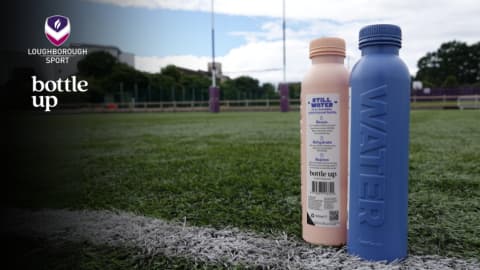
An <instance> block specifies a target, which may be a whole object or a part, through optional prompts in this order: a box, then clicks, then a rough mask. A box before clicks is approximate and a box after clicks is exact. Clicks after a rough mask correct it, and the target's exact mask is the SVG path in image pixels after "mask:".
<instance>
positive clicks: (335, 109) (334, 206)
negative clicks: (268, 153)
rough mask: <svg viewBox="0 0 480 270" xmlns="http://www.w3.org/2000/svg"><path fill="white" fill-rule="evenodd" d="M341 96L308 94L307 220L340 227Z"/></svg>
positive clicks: (315, 223)
mask: <svg viewBox="0 0 480 270" xmlns="http://www.w3.org/2000/svg"><path fill="white" fill-rule="evenodd" d="M339 102H340V99H339V95H338V94H335V93H322V94H316V95H307V96H306V102H304V103H303V104H305V110H306V114H305V115H306V119H305V120H306V125H307V134H306V142H305V145H306V147H307V151H306V152H307V160H306V161H307V164H306V166H307V168H306V169H307V181H306V184H307V223H308V224H310V225H314V226H318V227H337V226H340V150H339V147H340V145H339V143H340V131H339V129H340V125H339V119H340V115H339V114H340V110H339V108H340V104H339Z"/></svg>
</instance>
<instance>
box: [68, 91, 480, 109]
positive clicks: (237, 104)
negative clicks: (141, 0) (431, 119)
mask: <svg viewBox="0 0 480 270" xmlns="http://www.w3.org/2000/svg"><path fill="white" fill-rule="evenodd" d="M479 100H480V95H468V96H467V95H465V96H456V95H442V96H412V97H411V98H410V101H411V102H410V107H411V109H475V108H476V109H480V101H479ZM60 106H61V109H62V110H68V111H78V112H202V111H203V112H206V111H208V101H166V102H134V101H132V102H123V103H77V104H61V105H60ZM299 109H300V99H290V110H291V111H298V110H299ZM279 110H280V100H279V99H276V100H269V99H245V100H220V111H222V112H226V111H279Z"/></svg>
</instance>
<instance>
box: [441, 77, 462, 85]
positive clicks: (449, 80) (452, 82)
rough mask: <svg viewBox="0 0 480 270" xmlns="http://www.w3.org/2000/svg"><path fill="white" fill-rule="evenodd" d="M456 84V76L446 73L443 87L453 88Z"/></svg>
mask: <svg viewBox="0 0 480 270" xmlns="http://www.w3.org/2000/svg"><path fill="white" fill-rule="evenodd" d="M457 86H458V81H457V77H455V76H453V75H448V76H447V78H446V79H445V81H444V82H443V84H442V87H444V88H453V87H457Z"/></svg>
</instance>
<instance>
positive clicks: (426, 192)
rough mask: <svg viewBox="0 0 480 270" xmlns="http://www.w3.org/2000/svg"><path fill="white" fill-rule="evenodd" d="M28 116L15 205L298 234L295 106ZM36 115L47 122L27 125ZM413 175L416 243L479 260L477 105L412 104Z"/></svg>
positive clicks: (84, 258) (162, 262)
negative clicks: (426, 107)
mask: <svg viewBox="0 0 480 270" xmlns="http://www.w3.org/2000/svg"><path fill="white" fill-rule="evenodd" d="M29 121H30V123H29V126H24V130H23V131H24V132H22V133H21V134H23V135H21V134H20V135H19V136H20V137H21V138H19V140H18V141H19V142H21V143H19V145H15V146H14V148H15V149H18V151H19V153H17V155H15V158H16V159H18V160H14V161H12V162H17V163H21V164H25V166H24V168H25V169H24V170H18V171H17V172H16V174H17V175H16V176H17V177H16V178H18V179H19V180H18V181H16V182H15V183H12V185H13V186H12V187H11V189H10V191H9V193H8V195H7V196H6V197H5V198H3V199H4V200H6V203H7V205H8V206H10V207H24V208H35V209H38V208H72V209H119V210H126V211H130V212H133V213H136V214H141V215H147V216H153V217H160V218H163V219H167V220H172V221H178V222H184V221H186V223H187V224H189V225H199V226H210V227H215V228H224V227H238V228H241V229H242V230H252V231H257V232H261V233H267V234H280V233H282V232H286V233H287V234H288V235H289V236H292V237H295V238H297V239H301V222H300V207H301V206H300V163H299V158H300V156H299V143H300V142H299V114H298V113H294V112H291V113H276V112H269V113H267V112H261V113H253V112H252V113H245V112H243V113H220V114H208V113H177V114H174V113H172V114H168V113H162V114H120V113H119V114H72V115H48V116H36V117H34V118H33V119H30V120H29ZM36 125H38V127H40V126H41V127H47V129H43V130H46V132H45V133H41V134H31V133H30V132H29V130H35V126H36ZM48 127H52V128H51V129H48ZM22 136H24V137H22ZM22 153H23V154H22ZM27 168H28V169H27ZM409 178H410V179H409V252H410V253H411V254H427V255H433V254H439V255H442V256H453V257H460V258H477V259H478V258H480V200H479V199H480V112H479V111H473V110H472V111H446V110H445V111H412V113H411V126H410V173H409ZM25 241H28V242H30V244H32V245H33V246H35V247H37V248H38V246H40V247H43V249H42V248H40V250H44V251H43V253H42V252H37V255H38V256H39V257H35V256H34V257H35V258H36V260H42V259H41V258H40V257H48V256H45V255H49V254H44V253H45V252H47V251H46V250H49V251H48V252H54V253H55V252H58V253H59V254H56V253H55V254H54V255H55V256H57V257H58V256H60V257H63V258H70V259H62V261H65V262H64V264H61V265H63V266H66V267H65V268H68V265H69V264H70V263H72V262H77V263H78V262H83V263H85V264H86V266H85V268H95V267H101V268H104V267H105V266H106V265H108V263H107V264H104V262H109V261H112V260H113V261H115V262H117V263H118V268H122V267H126V268H131V267H132V265H133V266H138V265H139V264H144V263H145V262H144V261H142V262H141V261H139V260H135V258H134V257H132V256H130V255H131V252H132V251H130V250H128V249H126V250H119V249H118V248H117V249H112V248H108V247H96V246H92V245H88V244H86V243H85V244H80V245H79V244H78V243H77V244H73V243H64V244H63V245H64V246H62V248H61V249H57V251H50V250H52V249H51V247H50V244H49V243H43V242H38V241H39V240H38V239H37V240H31V239H30V240H28V239H27V240H25ZM46 247H49V248H48V249H46ZM57 248H58V246H57ZM50 255H51V254H50ZM71 257H72V258H74V259H72V258H71ZM112 258H113V259H112ZM33 261H35V260H33ZM177 264H178V265H180V266H185V265H187V266H188V267H193V266H197V264H196V263H194V264H192V262H188V260H186V259H185V260H183V259H178V258H177V259H173V258H167V257H164V258H162V257H157V258H155V259H154V262H153V263H152V265H150V266H152V268H155V267H154V266H155V265H156V266H157V267H158V266H159V267H160V268H159V269H161V268H162V267H166V266H167V267H174V266H176V265H177ZM54 265H57V264H54ZM202 267H205V266H202ZM211 267H214V266H208V267H207V268H211Z"/></svg>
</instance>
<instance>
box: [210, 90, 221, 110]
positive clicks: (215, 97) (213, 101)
mask: <svg viewBox="0 0 480 270" xmlns="http://www.w3.org/2000/svg"><path fill="white" fill-rule="evenodd" d="M208 93H209V96H210V98H209V100H208V108H209V110H210V112H213V113H218V112H220V88H219V87H217V86H210V88H209V89H208Z"/></svg>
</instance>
